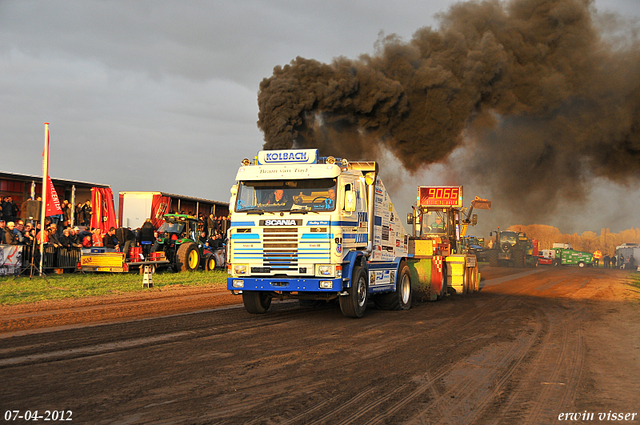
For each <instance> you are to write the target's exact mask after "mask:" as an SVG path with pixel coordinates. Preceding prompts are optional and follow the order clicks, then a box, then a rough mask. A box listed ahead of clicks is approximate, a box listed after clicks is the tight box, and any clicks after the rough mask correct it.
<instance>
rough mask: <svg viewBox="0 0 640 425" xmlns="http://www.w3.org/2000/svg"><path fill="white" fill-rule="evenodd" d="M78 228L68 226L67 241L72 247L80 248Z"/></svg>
mask: <svg viewBox="0 0 640 425" xmlns="http://www.w3.org/2000/svg"><path fill="white" fill-rule="evenodd" d="M78 230H79V229H78V228H77V227H69V241H70V242H71V246H72V247H73V248H82V244H81V243H80V238H79V237H78Z"/></svg>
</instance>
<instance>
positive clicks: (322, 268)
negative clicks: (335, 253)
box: [316, 265, 335, 277]
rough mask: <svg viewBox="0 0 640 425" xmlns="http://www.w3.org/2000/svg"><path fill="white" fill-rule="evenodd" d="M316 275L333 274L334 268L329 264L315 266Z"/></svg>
mask: <svg viewBox="0 0 640 425" xmlns="http://www.w3.org/2000/svg"><path fill="white" fill-rule="evenodd" d="M316 276H331V277H333V276H335V268H334V266H331V265H318V266H316Z"/></svg>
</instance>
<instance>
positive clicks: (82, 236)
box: [78, 227, 93, 248]
mask: <svg viewBox="0 0 640 425" xmlns="http://www.w3.org/2000/svg"><path fill="white" fill-rule="evenodd" d="M78 240H79V241H80V245H82V247H83V248H91V247H92V246H93V233H91V231H89V229H88V228H86V227H85V228H84V229H83V230H80V231H79V232H78Z"/></svg>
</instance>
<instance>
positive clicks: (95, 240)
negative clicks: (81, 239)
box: [91, 228, 104, 247]
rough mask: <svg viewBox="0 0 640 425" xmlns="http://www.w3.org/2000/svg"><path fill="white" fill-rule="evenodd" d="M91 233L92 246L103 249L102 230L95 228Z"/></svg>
mask: <svg viewBox="0 0 640 425" xmlns="http://www.w3.org/2000/svg"><path fill="white" fill-rule="evenodd" d="M91 233H92V235H91V241H92V244H91V245H92V246H95V247H102V246H103V244H104V242H103V235H102V230H100V228H95V229H93V231H92V232H91Z"/></svg>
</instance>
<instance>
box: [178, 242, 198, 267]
mask: <svg viewBox="0 0 640 425" xmlns="http://www.w3.org/2000/svg"><path fill="white" fill-rule="evenodd" d="M199 265H200V253H199V252H198V246H197V245H196V244H195V243H194V242H189V243H185V244H182V245H180V248H178V252H177V254H176V269H177V270H179V271H181V272H192V271H194V270H197V269H198V266H199Z"/></svg>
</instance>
